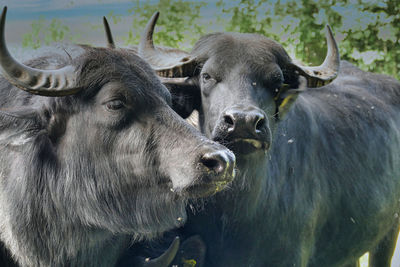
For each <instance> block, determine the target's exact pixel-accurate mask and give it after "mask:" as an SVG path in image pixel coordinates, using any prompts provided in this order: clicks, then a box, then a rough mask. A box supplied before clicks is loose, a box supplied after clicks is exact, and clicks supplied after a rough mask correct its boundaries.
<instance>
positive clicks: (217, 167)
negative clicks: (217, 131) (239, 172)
mask: <svg viewBox="0 0 400 267" xmlns="http://www.w3.org/2000/svg"><path fill="white" fill-rule="evenodd" d="M200 162H201V163H202V164H203V165H204V166H205V167H206V168H207V169H208V170H210V171H213V172H215V173H216V174H221V173H223V172H224V171H225V168H226V164H227V163H226V160H225V159H224V157H223V156H222V155H221V154H220V153H218V152H215V153H206V154H205V155H203V157H202V158H201V159H200Z"/></svg>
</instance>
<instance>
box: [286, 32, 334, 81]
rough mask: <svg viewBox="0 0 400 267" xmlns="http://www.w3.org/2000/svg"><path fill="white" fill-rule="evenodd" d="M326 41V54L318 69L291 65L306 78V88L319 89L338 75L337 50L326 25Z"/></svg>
mask: <svg viewBox="0 0 400 267" xmlns="http://www.w3.org/2000/svg"><path fill="white" fill-rule="evenodd" d="M326 41H327V44H328V52H327V55H326V57H325V60H324V62H323V63H322V64H321V65H320V66H318V67H306V66H302V65H298V64H293V65H294V67H295V68H296V69H297V70H298V71H299V72H300V74H302V75H304V76H305V77H306V78H307V86H308V87H320V86H323V85H326V84H328V83H330V82H332V81H333V80H334V79H335V78H336V77H337V75H338V72H339V67H340V56H339V49H338V47H337V44H336V41H335V38H334V37H333V33H332V30H331V27H330V26H329V25H326Z"/></svg>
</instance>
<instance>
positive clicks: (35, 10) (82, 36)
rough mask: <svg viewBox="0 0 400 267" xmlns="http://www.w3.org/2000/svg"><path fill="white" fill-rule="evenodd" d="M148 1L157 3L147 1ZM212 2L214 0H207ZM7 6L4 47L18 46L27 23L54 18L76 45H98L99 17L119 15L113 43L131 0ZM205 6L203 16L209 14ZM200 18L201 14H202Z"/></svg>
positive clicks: (9, 1)
mask: <svg viewBox="0 0 400 267" xmlns="http://www.w3.org/2000/svg"><path fill="white" fill-rule="evenodd" d="M150 2H158V1H157V0H150ZM207 2H209V3H214V2H216V0H214V1H213V0H211V1H207ZM3 6H7V7H8V11H7V20H6V40H7V43H8V44H11V45H18V44H21V42H22V39H23V35H24V34H25V33H27V32H30V31H31V23H32V22H33V21H37V20H38V19H39V18H41V17H44V18H45V19H46V20H51V19H53V18H57V19H59V20H60V21H61V23H62V24H63V25H66V26H68V27H69V29H70V31H71V32H72V35H76V36H79V39H78V40H79V42H83V43H92V44H99V43H100V42H103V40H104V31H103V27H102V17H103V16H107V15H108V14H110V12H113V14H115V15H120V16H121V22H118V23H117V24H113V23H112V22H111V21H110V20H111V18H109V22H111V23H112V25H111V27H112V32H113V35H114V39H115V41H116V42H120V43H123V38H124V37H126V36H127V33H128V31H129V29H130V27H131V19H130V16H131V15H130V14H129V13H128V9H129V8H131V7H132V6H133V4H132V1H131V0H0V7H1V8H2V7H3ZM213 6H215V5H212V4H209V5H208V7H207V9H208V10H207V11H206V12H205V15H210V16H211V15H212V14H211V13H212V10H210V8H211V9H212V7H213ZM203 15H204V14H203Z"/></svg>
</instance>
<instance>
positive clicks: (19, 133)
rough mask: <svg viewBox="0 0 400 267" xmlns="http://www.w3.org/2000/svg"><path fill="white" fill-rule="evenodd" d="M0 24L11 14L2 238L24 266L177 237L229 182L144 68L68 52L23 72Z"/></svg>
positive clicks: (127, 57)
mask: <svg viewBox="0 0 400 267" xmlns="http://www.w3.org/2000/svg"><path fill="white" fill-rule="evenodd" d="M5 17H6V8H5V9H4V10H3V13H2V15H1V18H0V69H1V71H2V74H3V76H4V78H1V79H0V86H1V87H0V88H1V91H0V95H1V98H0V107H1V110H0V121H1V123H0V146H1V150H0V164H1V171H0V179H1V183H0V196H1V197H0V202H1V203H0V207H1V208H0V214H1V217H2V220H1V222H0V229H1V230H0V237H1V239H2V241H4V243H5V244H6V246H7V247H8V248H9V249H10V250H11V252H12V253H13V254H14V255H15V257H16V258H17V259H18V260H19V261H20V262H21V263H23V265H28V266H33V265H35V264H39V263H40V264H39V265H48V266H51V265H62V264H66V262H69V263H70V264H71V265H80V264H82V265H86V263H87V262H86V263H85V259H84V260H82V259H79V260H80V261H78V260H77V262H79V263H80V264H77V262H74V259H76V258H78V257H84V256H85V255H86V256H88V254H90V253H92V254H90V255H91V256H93V255H94V254H93V253H94V252H93V251H94V250H96V249H97V248H99V249H100V248H102V249H104V247H103V246H102V245H93V244H98V243H101V242H105V243H107V242H109V243H110V244H111V243H112V242H114V241H112V240H114V238H116V236H117V235H120V234H130V235H133V237H134V238H136V239H140V238H149V237H152V236H153V235H155V234H157V233H160V232H163V231H165V230H168V229H171V228H173V227H175V226H178V225H181V224H182V223H183V222H184V221H185V217H186V212H185V205H186V200H187V199H188V198H196V197H200V196H208V195H211V194H213V193H215V192H217V191H219V190H221V189H222V188H224V186H225V185H226V184H227V183H229V182H230V181H231V180H232V179H233V176H234V164H235V157H234V155H233V154H232V152H230V151H229V150H228V149H226V148H225V147H223V146H221V145H219V144H217V143H215V142H212V141H210V140H208V139H206V138H205V137H203V136H202V135H201V134H200V133H199V132H198V131H197V130H196V129H195V128H193V127H190V126H189V125H188V124H187V123H186V122H185V121H184V120H183V119H181V118H180V117H179V116H178V115H177V114H176V113H175V112H173V110H172V109H171V107H170V104H171V95H170V93H169V91H168V90H167V89H166V88H165V86H163V85H162V84H161V83H160V81H159V79H158V78H157V76H156V75H155V73H154V71H153V70H152V69H151V67H150V66H149V65H148V64H147V63H146V62H145V61H144V60H142V59H141V58H140V57H138V56H136V55H134V54H132V53H128V52H126V51H123V50H118V49H110V48H92V47H87V46H75V47H74V49H75V50H76V51H77V53H76V55H75V54H74V55H73V56H71V55H69V54H68V53H65V54H64V55H62V54H60V55H57V56H50V55H45V56H43V57H41V58H37V59H35V60H33V61H31V62H29V63H26V64H22V63H20V62H18V61H16V60H15V59H14V58H13V57H12V56H11V55H10V53H9V51H8V50H7V47H6V43H5V39H4V27H5ZM19 89H22V90H19ZM44 96H47V97H44ZM111 241H112V242H111ZM102 244H104V243H102ZM107 244H108V243H107ZM93 247H96V249H95V248H93ZM117 247H118V246H113V249H116V248H117ZM88 250H89V252H88ZM92 250H93V251H92ZM107 253H108V252H107ZM107 253H106V255H108V254H107ZM100 254H101V253H100ZM111 254H112V253H111ZM100 256H103V255H99V257H100ZM66 257H67V258H66ZM68 257H69V258H68ZM86 260H87V259H86ZM63 261H64V262H63ZM106 263H107V261H104V262H103V263H102V264H106ZM86 266H87V265H86Z"/></svg>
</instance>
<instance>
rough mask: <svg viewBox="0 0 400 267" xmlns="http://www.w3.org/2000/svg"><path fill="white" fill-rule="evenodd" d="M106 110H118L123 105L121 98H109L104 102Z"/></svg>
mask: <svg viewBox="0 0 400 267" xmlns="http://www.w3.org/2000/svg"><path fill="white" fill-rule="evenodd" d="M106 107H107V109H108V110H118V109H121V108H123V107H124V102H123V101H122V100H119V99H117V100H111V101H108V102H107V103H106Z"/></svg>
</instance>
